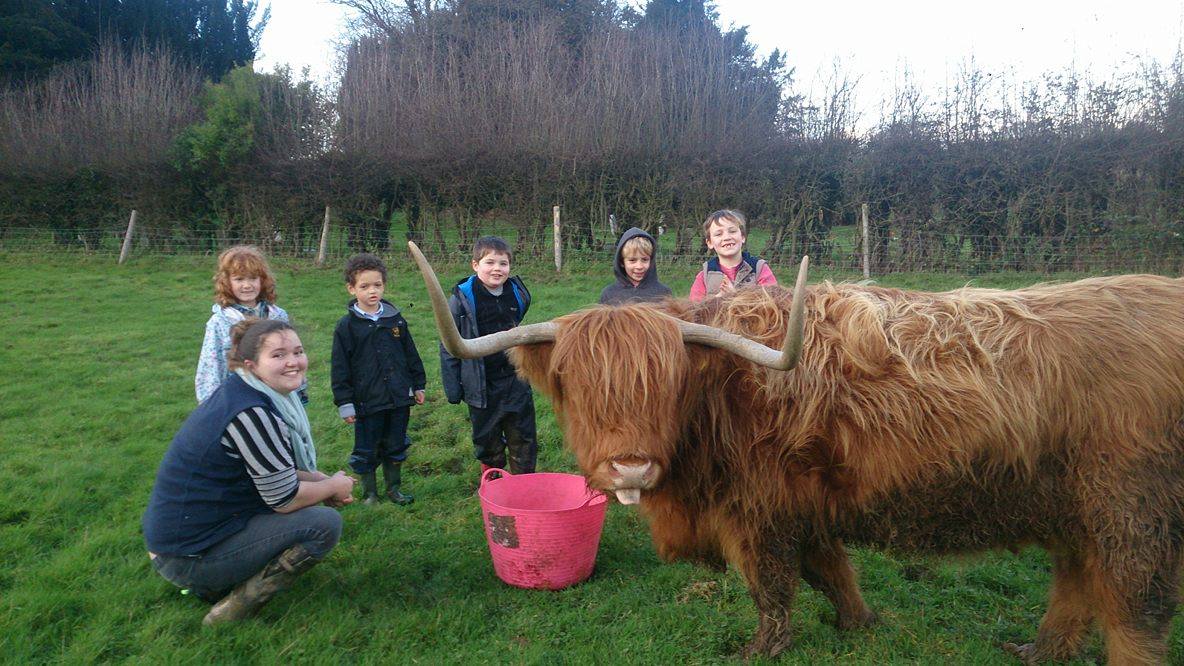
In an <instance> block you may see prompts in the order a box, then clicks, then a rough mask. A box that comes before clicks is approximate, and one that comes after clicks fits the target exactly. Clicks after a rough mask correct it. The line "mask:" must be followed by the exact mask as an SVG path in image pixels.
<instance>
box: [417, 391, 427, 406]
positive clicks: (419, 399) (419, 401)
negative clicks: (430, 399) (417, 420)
mask: <svg viewBox="0 0 1184 666" xmlns="http://www.w3.org/2000/svg"><path fill="white" fill-rule="evenodd" d="M424 400H425V396H424V393H423V391H416V392H415V404H417V405H422V404H423V401H424Z"/></svg>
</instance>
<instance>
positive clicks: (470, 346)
mask: <svg viewBox="0 0 1184 666" xmlns="http://www.w3.org/2000/svg"><path fill="white" fill-rule="evenodd" d="M407 249H408V250H410V251H411V258H412V259H415V263H416V265H418V266H419V272H420V273H422V274H423V284H424V286H426V287H427V288H428V296H430V297H431V299H432V312H434V313H435V315H436V328H437V329H439V330H440V342H442V343H444V348H445V349H447V350H448V353H449V354H452V355H453V356H455V357H457V358H481V357H482V356H489V355H490V354H496V353H498V352H500V351H504V350H506V349H509V348H510V347H514V346H517V345H529V344H534V343H536V342H551V341H554V340H555V331H556V330H557V329H558V328H559V327H558V326H557V325H556V324H554V323H552V322H549V321H546V322H542V323H538V324H527V325H526V326H515V327H514V328H511V329H510V330H508V331H502V332H500V333H491V334H489V335H483V336H481V337H479V338H473V339H471V340H466V339H465V338H462V337H461V336H460V331H458V330H456V322H455V321H453V320H452V313H450V312H449V311H448V299H447V298H446V297H445V296H444V289H442V288H441V287H440V281H439V280H438V279H436V272H435V271H433V270H432V266H431V264H429V263H428V260H427V259H426V258H424V256H423V253H422V252H420V251H419V247H417V246H416V245H415V243H414V242H412V241H407Z"/></svg>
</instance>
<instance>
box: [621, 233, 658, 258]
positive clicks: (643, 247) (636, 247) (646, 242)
mask: <svg viewBox="0 0 1184 666" xmlns="http://www.w3.org/2000/svg"><path fill="white" fill-rule="evenodd" d="M629 254H644V255H645V256H647V257H652V256H654V244H653V243H651V242H650V239H648V238H646V237H645V236H634V237H633V238H630V239H629V240H627V241H625V244H624V245H622V246H621V258H622V259H624V258H625V256H626V255H629Z"/></svg>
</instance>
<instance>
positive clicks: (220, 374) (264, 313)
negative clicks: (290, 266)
mask: <svg viewBox="0 0 1184 666" xmlns="http://www.w3.org/2000/svg"><path fill="white" fill-rule="evenodd" d="M214 301H215V302H214V307H213V313H212V314H211V315H210V320H209V321H207V322H206V337H205V340H204V341H203V342H202V344H201V356H200V357H199V358H198V360H197V376H196V377H195V378H194V387H195V388H196V390H197V401H198V402H203V401H204V400H205V399H206V398H208V397H210V395H211V394H212V393H213V392H214V391H215V389H217V388H218V387H219V386H221V385H222V382H224V381H226V377H227V375H228V374H229V372H230V371H229V370H228V369H227V366H226V352H227V350H229V349H230V329H231V327H233V326H234V325H235V324H237V323H238V322H240V321H242V320H243V319H245V318H247V317H258V318H259V319H278V320H280V321H288V313H287V312H285V311H284V309H283V308H281V307H279V306H278V305H276V304H275V278H274V277H273V276H272V274H271V268H270V267H269V266H268V265H267V259H265V258H264V257H263V253H262V252H260V251H259V248H256V247H254V246H252V245H236V246H234V247H232V248H230V249H228V250H226V251H224V252H223V253H222V254H220V255H218V271H217V272H216V273H214Z"/></svg>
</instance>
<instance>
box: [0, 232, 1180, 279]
mask: <svg viewBox="0 0 1184 666" xmlns="http://www.w3.org/2000/svg"><path fill="white" fill-rule="evenodd" d="M125 233H126V229H112V228H107V229H90V228H88V229H46V228H20V227H9V228H5V229H0V252H4V253H25V254H47V255H48V254H62V253H74V254H85V255H96V256H111V257H118V256H119V255H120V251H121V248H122V245H123V241H124V234H125ZM602 235H603V236H604V237H594V238H592V239H585V240H584V241H583V242H582V243H581V244H580V246H578V247H569V246H567V245H565V246H564V248H563V253H562V256H563V261H564V262H565V263H570V262H573V261H575V262H581V261H586V262H609V261H611V259H612V256H613V252H614V248H615V238H611V237H609V234H607V233H605V234H602ZM672 235H673V234H666V235H665V236H661V237H659V246H660V251H659V255H658V258H659V263H661V264H670V263H674V262H692V263H697V262H702V261H704V260H706V259H707V258H708V256H709V255H708V253H707V250H706V249H705V248H704V247H703V245H702V243H701V241H699V239H698V238H694V239H691V242H688V239H686V238H683V239H679V240H677V241H676V239H674V238H672V237H671V236H672ZM507 236H508V237H509V238H510V240H512V241H514V240H517V241H518V242H517V243H516V245H517V249H518V251H517V253H516V256H517V257H518V258H524V259H533V260H537V261H547V262H551V261H553V255H552V252H553V250H552V248H553V242H552V240H553V239H552V238H551V237H550V234H547V236H548V237H546V238H537V237H535V238H523V237H522V236H518V237H515V236H513V235H512V234H507ZM406 237H407V234H406V233H404V232H401V231H399V232H394V233H388V234H385V235H378V236H376V235H375V234H373V233H372V232H371V231H370V230H366V229H357V228H351V227H348V226H338V227H334V228H333V229H331V232H330V233H329V234H328V235H327V237H326V239H325V240H326V243H325V253H324V259H325V260H326V261H331V262H336V261H340V260H342V259H344V258H345V257H348V256H350V255H352V254H356V253H358V252H363V251H368V252H375V253H377V254H380V255H389V254H394V253H402V252H405V248H404V242H405V240H406ZM416 242H417V244H418V245H419V246H420V248H421V249H422V250H423V252H424V254H425V255H427V256H428V257H429V258H430V259H432V260H433V261H467V259H468V256H469V248H470V247H471V244H472V239H471V238H462V237H461V236H460V235H458V234H452V235H451V237H449V235H441V234H435V235H434V236H433V237H428V238H417V239H416ZM240 243H249V244H253V245H257V246H259V247H260V248H261V249H262V250H263V251H264V252H266V253H267V254H268V255H270V256H276V257H287V258H295V259H304V260H308V261H310V262H311V261H314V260H315V259H316V258H317V257H318V254H319V252H320V245H321V231H320V230H319V229H317V230H312V229H309V230H307V231H304V232H286V233H285V232H273V233H268V234H262V235H254V236H249V235H242V234H236V235H233V236H230V235H225V234H219V233H197V232H191V231H185V230H182V229H155V228H145V229H136V230H135V231H134V232H133V237H132V243H131V245H130V248H129V249H130V255H131V256H132V257H143V256H162V255H179V256H182V255H197V256H200V255H214V254H217V253H218V252H219V251H221V250H223V249H225V248H226V247H229V246H231V245H235V244H240ZM863 245H864V243H863V239H862V238H861V237H860V236H859V235H858V232H857V230H856V229H854V228H852V227H839V228H836V229H834V230H832V232H831V233H830V234H829V235H828V236H825V237H820V238H811V239H807V240H806V241H804V242H798V241H789V242H787V243H785V244H784V245H783V247H781V248H778V249H776V250H772V251H770V250H769V248H768V247H767V245H766V244H765V243H764V242H763V241H762V240H761V239H760V238H759V237H757V236H756V235H755V234H754V236H753V237H750V238H749V243H748V247H749V249H750V251H752V252H753V253H756V254H762V256H765V257H766V258H767V259H768V260H769V261H770V263H771V264H773V265H774V266H775V267H776V266H779V265H782V264H784V265H790V264H793V263H796V261H797V258H798V257H800V256H801V255H802V254H809V255H810V262H811V265H812V266H814V267H816V268H819V269H828V270H832V271H835V272H840V273H854V274H861V273H862V272H863V270H864V250H863ZM869 245H870V247H871V253H870V255H869V256H868V258H867V265H868V268H869V274H870V275H871V276H875V275H884V274H889V273H901V272H933V273H961V274H980V273H992V272H1003V271H1024V272H1037V273H1053V272H1079V273H1113V272H1126V273H1130V272H1139V273H1159V274H1165V275H1181V274H1184V230H1182V231H1179V232H1167V233H1162V234H1133V233H1110V234H1104V235H1097V236H1078V237H1070V236H980V235H969V234H961V233H947V232H927V233H921V232H917V233H910V234H907V235H890V236H888V237H884V238H872V239H869ZM762 248H764V250H762Z"/></svg>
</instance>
